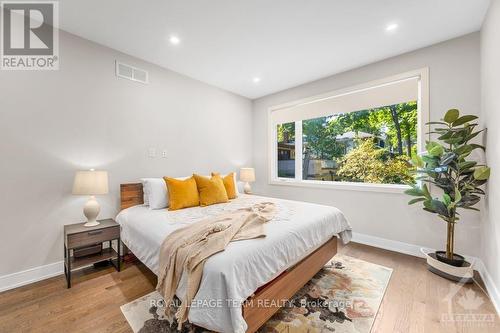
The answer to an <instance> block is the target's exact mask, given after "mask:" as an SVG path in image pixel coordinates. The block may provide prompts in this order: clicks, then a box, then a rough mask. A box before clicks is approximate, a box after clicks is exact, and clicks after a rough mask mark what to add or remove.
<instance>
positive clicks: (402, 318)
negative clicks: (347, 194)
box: [0, 243, 500, 333]
mask: <svg viewBox="0 0 500 333" xmlns="http://www.w3.org/2000/svg"><path fill="white" fill-rule="evenodd" d="M339 252H340V253H343V254H345V255H349V256H352V257H355V258H359V259H362V260H366V261H369V262H372V263H376V264H380V265H383V266H387V267H391V268H393V269H394V271H393V274H392V277H391V280H390V283H389V286H388V288H387V291H386V294H385V296H384V300H383V302H382V305H381V307H380V310H379V313H378V315H377V318H376V320H375V323H374V325H373V329H372V332H384V333H385V332H404V333H407V332H481V333H482V332H500V321H499V318H498V316H497V315H496V314H495V310H494V308H493V305H492V304H491V302H490V301H489V300H488V298H487V296H486V295H485V294H484V293H483V292H482V291H481V289H480V288H479V287H478V286H477V285H475V284H474V285H465V286H461V287H460V288H457V292H456V294H455V295H454V296H453V297H451V298H450V301H448V298H447V296H448V295H449V294H450V292H453V291H454V290H455V289H454V287H455V286H457V284H455V283H452V282H450V281H447V280H445V279H442V278H440V277H438V276H436V275H434V274H432V273H431V272H429V271H427V269H426V267H425V261H424V260H423V259H420V258H416V257H412V256H407V255H404V254H399V253H395V252H390V251H386V250H381V249H377V248H373V247H369V246H366V245H361V244H356V243H350V244H348V245H347V246H343V247H341V248H340V249H339ZM83 273H86V274H83ZM73 281H74V284H73V287H72V288H71V289H66V286H65V281H64V276H58V277H54V278H51V279H48V280H44V281H41V282H37V283H34V284H31V285H28V286H24V287H20V288H17V289H14V290H10V291H6V292H4V293H1V294H0V332H131V330H130V328H129V326H128V324H127V322H126V320H125V318H124V317H123V315H122V313H121V311H120V306H121V305H122V304H125V303H127V302H130V301H132V300H134V299H136V298H138V297H140V296H142V295H145V294H147V293H149V292H150V291H152V290H153V289H154V286H155V282H156V277H155V276H154V274H153V273H151V272H150V271H149V270H148V269H147V268H145V266H143V265H142V264H138V263H137V264H128V265H126V267H125V269H123V270H122V271H121V272H116V271H115V270H114V268H113V267H108V268H102V269H99V270H96V269H92V268H89V269H85V270H83V271H80V272H75V273H74V280H73ZM464 306H465V309H464ZM448 313H452V314H455V317H453V316H449V315H448ZM462 314H476V315H477V316H475V317H474V316H469V317H466V318H465V319H467V320H469V321H462V322H460V321H459V320H460V319H462V318H464V317H463V316H460V315H462ZM447 318H452V319H455V320H454V321H452V320H448V321H446V322H443V321H442V319H447ZM472 319H473V321H471V320H472ZM490 319H491V320H490ZM481 320H482V321H481ZM484 320H486V321H484ZM488 320H489V321H488Z"/></svg>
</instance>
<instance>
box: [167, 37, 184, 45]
mask: <svg viewBox="0 0 500 333" xmlns="http://www.w3.org/2000/svg"><path fill="white" fill-rule="evenodd" d="M169 41H170V44H172V45H177V44H179V43H180V42H181V40H180V38H179V37H177V36H170V39H169Z"/></svg>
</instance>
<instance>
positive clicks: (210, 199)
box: [193, 174, 229, 206]
mask: <svg viewBox="0 0 500 333" xmlns="http://www.w3.org/2000/svg"><path fill="white" fill-rule="evenodd" d="M193 177H194V179H195V181H196V186H197V187H198V193H199V195H200V205H201V206H210V205H213V204H216V203H223V202H228V201H229V199H228V197H227V192H226V188H225V187H224V182H223V181H222V178H221V177H220V176H212V178H207V177H203V176H200V175H196V174H194V175H193Z"/></svg>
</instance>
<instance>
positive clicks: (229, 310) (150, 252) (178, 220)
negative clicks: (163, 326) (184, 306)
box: [116, 194, 351, 333]
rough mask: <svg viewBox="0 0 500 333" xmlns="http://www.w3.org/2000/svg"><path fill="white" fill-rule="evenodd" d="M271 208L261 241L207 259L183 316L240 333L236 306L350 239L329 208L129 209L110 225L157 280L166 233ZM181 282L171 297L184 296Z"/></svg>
mask: <svg viewBox="0 0 500 333" xmlns="http://www.w3.org/2000/svg"><path fill="white" fill-rule="evenodd" d="M262 201H267V202H274V203H275V204H276V206H277V215H276V217H275V218H274V219H273V220H272V221H270V222H269V223H267V224H266V237H264V238H258V239H251V240H243V241H236V242H231V243H230V244H229V245H228V246H227V248H226V250H225V251H223V252H220V253H217V254H215V255H213V256H212V257H210V258H209V259H208V260H207V261H206V263H205V267H204V270H203V277H202V280H201V283H200V288H199V290H198V293H197V294H196V297H195V299H194V300H193V301H194V304H193V306H192V307H191V308H190V310H189V316H188V319H189V321H190V322H191V323H193V324H195V325H198V326H202V327H205V328H207V329H210V330H213V331H217V332H223V333H233V332H235V333H240V332H241V333H243V332H245V331H246V329H247V324H246V322H245V320H244V319H243V315H242V311H241V302H243V301H244V300H246V299H247V298H248V297H249V296H251V295H252V294H253V293H254V292H255V290H257V289H258V288H259V287H261V286H263V285H264V284H266V283H268V282H269V281H271V280H272V279H274V278H275V277H277V276H278V275H279V274H281V273H282V272H283V271H285V270H286V269H287V268H289V267H291V266H293V265H294V264H295V263H297V262H298V261H300V260H302V259H303V258H305V257H306V256H307V255H308V254H309V253H311V252H313V251H314V250H315V249H317V248H318V247H319V246H321V245H322V244H323V243H325V242H326V241H327V240H328V239H330V238H331V237H332V236H334V235H338V236H339V237H340V238H341V239H342V241H343V242H348V241H349V240H350V238H351V228H350V226H349V223H348V222H347V220H346V219H345V217H344V215H343V214H342V212H341V211H340V210H338V209H337V208H334V207H330V206H323V205H316V204H311V203H305V202H299V201H289V200H283V199H275V198H267V197H260V196H255V195H251V196H249V195H244V194H243V195H240V196H239V197H238V198H237V199H234V200H232V201H231V202H229V203H226V204H218V205H213V206H208V207H193V208H188V209H182V210H178V211H168V210H166V209H162V210H150V209H149V208H148V207H147V206H134V207H131V208H128V209H125V210H123V211H121V212H120V213H119V214H118V216H117V218H116V221H117V222H118V223H119V224H120V225H121V238H122V241H123V242H124V243H125V245H127V247H128V248H129V249H130V250H131V251H132V252H133V253H134V254H135V255H136V256H137V257H138V258H139V259H140V260H141V261H142V262H143V263H144V264H145V265H146V266H148V267H149V269H151V270H152V271H153V272H154V273H155V274H158V261H159V250H160V246H161V243H162V242H163V240H164V239H165V237H167V236H168V235H169V234H170V233H171V232H172V231H174V230H176V229H178V228H182V227H186V226H188V225H189V224H192V223H196V222H197V221H200V220H201V219H203V218H205V217H207V216H214V215H217V214H220V213H221V212H223V211H229V210H235V209H238V208H241V207H248V206H249V205H252V204H254V203H257V202H262ZM184 290H185V286H184V285H183V283H182V281H181V284H180V285H179V288H178V289H177V291H176V293H177V295H182V294H184Z"/></svg>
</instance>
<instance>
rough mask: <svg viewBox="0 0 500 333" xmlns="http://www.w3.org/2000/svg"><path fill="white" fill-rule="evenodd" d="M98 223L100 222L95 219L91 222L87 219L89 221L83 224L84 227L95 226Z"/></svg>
mask: <svg viewBox="0 0 500 333" xmlns="http://www.w3.org/2000/svg"><path fill="white" fill-rule="evenodd" d="M99 224H101V223H100V222H97V221H93V222H90V221H89V222H87V223H85V224H84V225H83V226H84V227H95V226H96V225H99Z"/></svg>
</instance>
